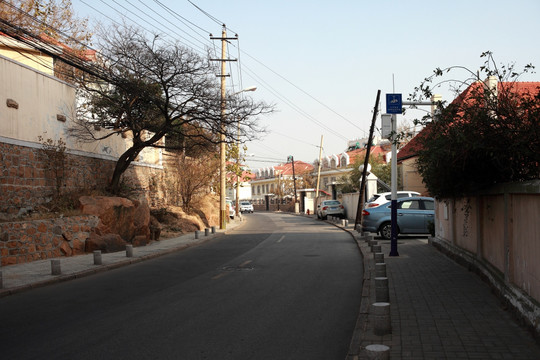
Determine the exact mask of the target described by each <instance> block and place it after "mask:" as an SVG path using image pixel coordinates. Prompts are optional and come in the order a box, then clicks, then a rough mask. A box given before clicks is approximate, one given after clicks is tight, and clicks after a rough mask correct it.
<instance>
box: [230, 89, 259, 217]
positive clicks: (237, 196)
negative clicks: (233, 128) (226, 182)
mask: <svg viewBox="0 0 540 360" xmlns="http://www.w3.org/2000/svg"><path fill="white" fill-rule="evenodd" d="M255 90H257V87H256V86H250V87H248V88H245V89H244V90H241V91H239V92H237V93H234V95H236V94H240V93H243V92H247V91H255ZM239 167H240V121H238V139H237V140H236V171H238V169H239ZM242 173H243V171H242ZM239 201H240V179H239V176H238V174H236V200H235V207H236V208H235V212H236V216H239V214H240V206H239Z"/></svg>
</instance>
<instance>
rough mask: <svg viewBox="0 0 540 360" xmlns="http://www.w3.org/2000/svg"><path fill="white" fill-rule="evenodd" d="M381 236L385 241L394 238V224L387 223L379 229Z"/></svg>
mask: <svg viewBox="0 0 540 360" xmlns="http://www.w3.org/2000/svg"><path fill="white" fill-rule="evenodd" d="M379 234H381V237H382V238H383V239H385V240H390V239H391V238H392V223H389V222H385V223H383V224H382V225H381V227H380V228H379Z"/></svg>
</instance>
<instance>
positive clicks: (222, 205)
mask: <svg viewBox="0 0 540 360" xmlns="http://www.w3.org/2000/svg"><path fill="white" fill-rule="evenodd" d="M210 39H212V40H221V59H210V60H212V61H221V74H220V75H218V76H219V77H221V126H220V134H219V142H220V147H219V151H220V159H219V228H220V229H226V228H227V219H228V218H229V214H228V213H227V203H226V199H225V195H226V191H227V177H226V176H227V173H226V168H225V163H226V160H227V149H226V146H225V145H226V144H225V140H226V139H225V131H226V126H225V124H226V121H225V117H226V111H227V92H226V86H225V85H226V81H225V78H226V77H227V76H229V75H227V74H225V72H226V66H225V65H226V64H225V63H226V62H227V61H236V60H230V59H227V58H226V57H227V40H238V36H237V37H235V38H227V28H226V27H225V25H223V29H222V31H221V37H212V36H211V37H210Z"/></svg>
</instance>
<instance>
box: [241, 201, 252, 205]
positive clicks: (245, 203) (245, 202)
mask: <svg viewBox="0 0 540 360" xmlns="http://www.w3.org/2000/svg"><path fill="white" fill-rule="evenodd" d="M241 204H242V205H251V203H249V202H247V201H244V202H241Z"/></svg>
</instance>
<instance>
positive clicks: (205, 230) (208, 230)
mask: <svg viewBox="0 0 540 360" xmlns="http://www.w3.org/2000/svg"><path fill="white" fill-rule="evenodd" d="M209 234H210V229H209V228H206V229H204V236H208V235H209Z"/></svg>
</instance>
